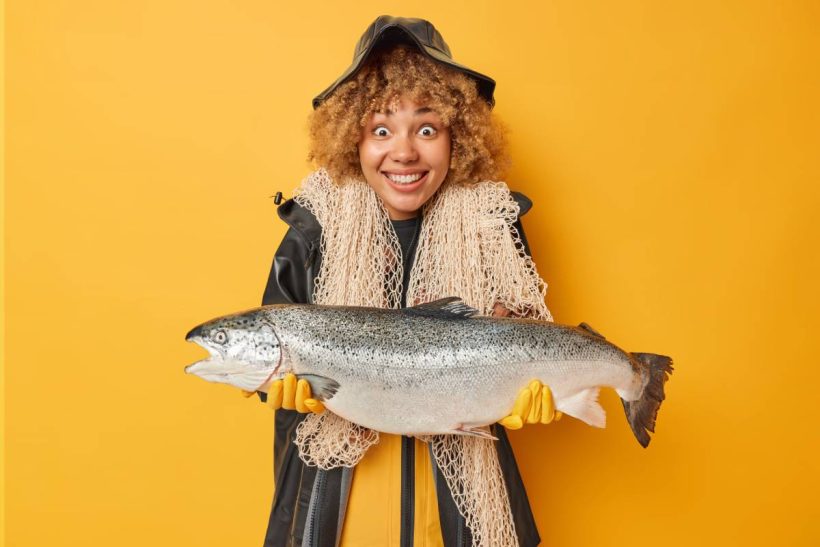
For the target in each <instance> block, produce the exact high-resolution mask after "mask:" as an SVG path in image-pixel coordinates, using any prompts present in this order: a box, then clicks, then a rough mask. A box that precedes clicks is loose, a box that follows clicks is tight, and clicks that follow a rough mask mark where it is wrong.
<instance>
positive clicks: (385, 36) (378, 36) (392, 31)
mask: <svg viewBox="0 0 820 547" xmlns="http://www.w3.org/2000/svg"><path fill="white" fill-rule="evenodd" d="M395 44H410V45H412V46H415V47H417V48H418V50H419V51H420V52H422V53H423V54H425V55H426V56H427V57H429V58H431V59H432V60H434V61H436V62H438V63H441V64H443V65H447V66H449V67H451V68H454V69H456V70H458V71H459V72H461V73H463V74H465V75H467V76H469V77H470V78H472V79H473V80H475V81H476V84H477V85H478V94H479V95H481V97H483V98H484V100H486V101H487V102H488V103H489V104H490V107H492V106H493V105H494V104H495V99H493V91H494V90H495V80H493V79H492V78H490V77H489V76H485V75H483V74H480V73H478V72H476V71H474V70H470V69H469V68H467V67H466V66H463V65H460V64H458V63H457V62H455V61H453V55H452V54H451V53H450V48H449V47H447V43H446V42H445V41H444V38H442V37H441V34H439V32H438V31H437V30H436V28H435V27H434V26H433V24H432V23H431V22H430V21H425V20H424V19H411V18H408V17H391V16H389V15H382V16H380V17H378V18H376V20H375V21H373V23H371V24H370V26H369V27H367V30H366V31H364V34H362V37H361V38H360V39H359V43H358V44H356V49H355V51H354V52H353V64H352V65H350V66H349V67H348V68H347V70H345V71H344V73H343V74H342V75H341V76H340V77H339V79H338V80H336V81H335V82H333V84H332V85H331V86H330V87H328V88H327V89H325V90H324V91H322V92H321V93H320V94H319V95H317V96H316V98H315V99H313V109H314V110H315V109H316V108H318V107H319V105H320V104H322V103H323V102H324V101H325V99H327V98H328V97H329V96H330V95H331V94H332V93H333V91H335V90H336V88H337V87H339V86H340V85H341V84H343V83H345V82H346V81H348V80H349V79H350V78H352V77H353V76H355V75H356V73H357V72H358V71H359V69H361V68H362V66H363V65H364V64H365V62H366V61H367V59H368V58H369V57H370V54H371V53H373V51H375V50H376V49H377V48H380V47H383V46H387V45H395Z"/></svg>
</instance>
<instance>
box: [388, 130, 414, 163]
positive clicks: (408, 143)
mask: <svg viewBox="0 0 820 547" xmlns="http://www.w3.org/2000/svg"><path fill="white" fill-rule="evenodd" d="M390 157H391V159H393V160H395V161H398V162H402V163H406V162H410V161H415V160H417V159H418V151H417V150H416V147H415V145H414V143H413V139H412V138H410V137H406V136H399V137H396V138H395V139H393V147H392V149H391V154H390Z"/></svg>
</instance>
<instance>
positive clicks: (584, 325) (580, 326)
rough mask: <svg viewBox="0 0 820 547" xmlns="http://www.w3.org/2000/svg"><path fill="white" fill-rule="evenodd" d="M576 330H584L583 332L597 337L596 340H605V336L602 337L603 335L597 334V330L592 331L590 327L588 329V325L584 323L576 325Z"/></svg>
mask: <svg viewBox="0 0 820 547" xmlns="http://www.w3.org/2000/svg"><path fill="white" fill-rule="evenodd" d="M578 328H580V329H584V330H585V331H587V332H588V333H590V334H594V335H595V336H597V337H598V338H603V339H604V340H606V336H604V335H603V334H601V333H600V332H598V331H597V330H595V329H593V328H592V327H590V326H589V325H587V324H586V323H581V324H580V325H578Z"/></svg>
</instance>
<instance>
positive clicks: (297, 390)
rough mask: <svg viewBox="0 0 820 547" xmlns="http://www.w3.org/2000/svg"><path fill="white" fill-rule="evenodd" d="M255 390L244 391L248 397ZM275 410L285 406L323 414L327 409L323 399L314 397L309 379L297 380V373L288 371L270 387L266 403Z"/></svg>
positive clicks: (300, 410) (289, 408)
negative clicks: (322, 401)
mask: <svg viewBox="0 0 820 547" xmlns="http://www.w3.org/2000/svg"><path fill="white" fill-rule="evenodd" d="M253 393H254V392H253V391H243V392H242V394H243V395H245V396H246V397H250V396H251V395H253ZM266 404H267V405H268V406H269V407H271V408H272V409H273V410H279V409H280V408H284V409H286V410H295V411H296V412H301V413H302V414H307V413H308V412H313V413H314V414H321V413H322V412H324V411H325V405H323V404H322V403H321V401H319V400H317V399H314V398H313V397H312V393H311V391H310V384H309V383H308V381H307V380H297V378H296V375H295V374H292V373H290V372H288V373H287V374H285V376H284V378H282V379H281V380H274V381H273V382H271V384H270V387H269V388H268V400H267V403H266Z"/></svg>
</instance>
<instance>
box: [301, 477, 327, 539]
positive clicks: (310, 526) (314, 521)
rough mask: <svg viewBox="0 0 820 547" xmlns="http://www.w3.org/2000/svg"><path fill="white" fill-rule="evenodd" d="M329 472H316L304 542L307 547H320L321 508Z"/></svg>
mask: <svg viewBox="0 0 820 547" xmlns="http://www.w3.org/2000/svg"><path fill="white" fill-rule="evenodd" d="M326 474H327V472H326V471H324V470H322V469H317V470H316V478H315V480H314V483H313V491H312V492H311V494H310V504H309V505H308V514H307V519H306V520H307V525H306V526H305V534H304V537H303V538H302V542H303V544H304V545H306V546H307V547H318V546H319V534H318V533H317V525H318V523H319V522H320V517H321V514H322V511H321V507H322V503H323V502H324V498H325V484H326V482H327V479H326Z"/></svg>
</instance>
